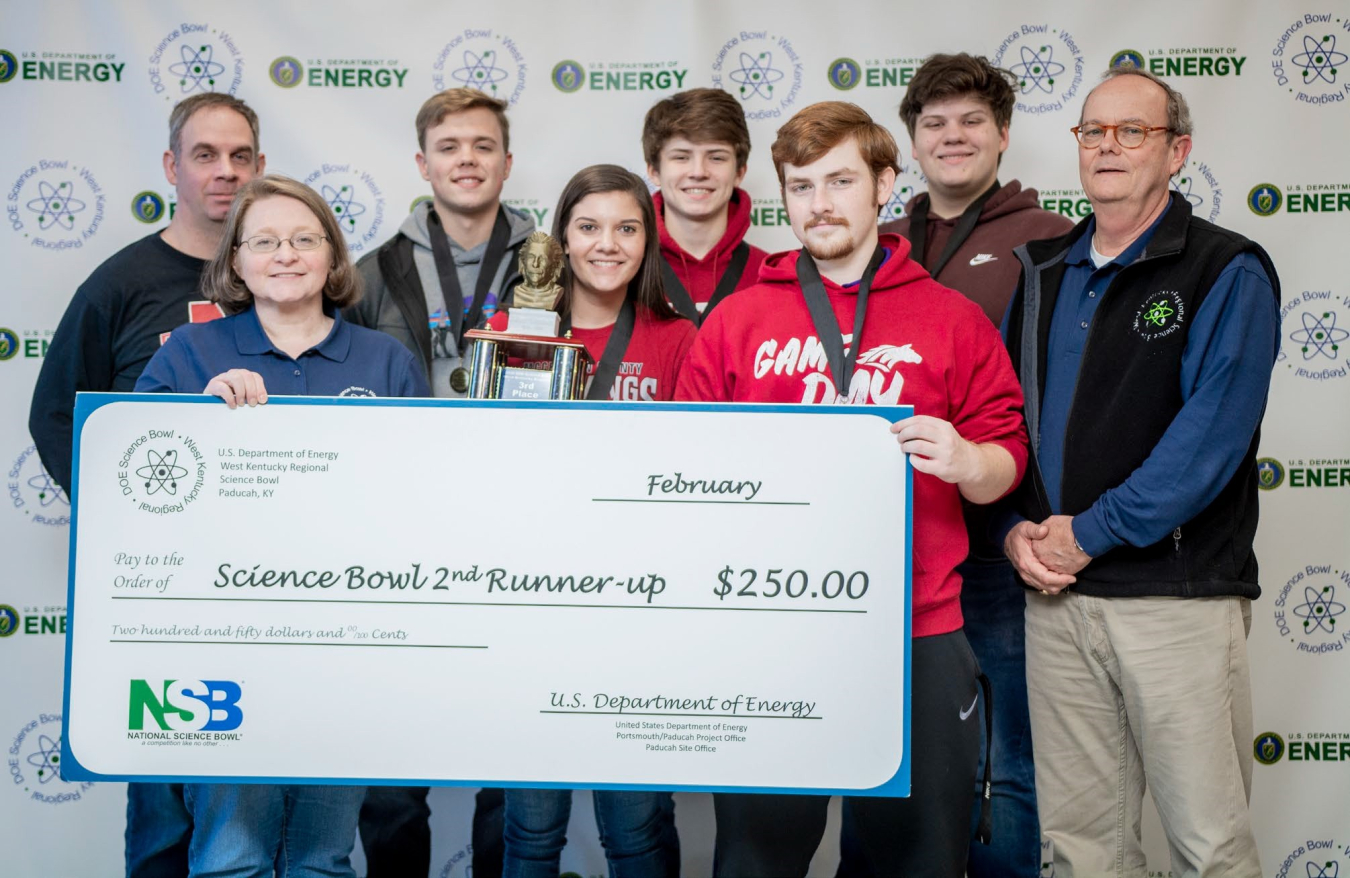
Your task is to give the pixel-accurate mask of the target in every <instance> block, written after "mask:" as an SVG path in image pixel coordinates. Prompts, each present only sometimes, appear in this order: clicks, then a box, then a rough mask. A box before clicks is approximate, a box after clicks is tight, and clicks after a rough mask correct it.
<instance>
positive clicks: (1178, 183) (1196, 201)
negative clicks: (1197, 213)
mask: <svg viewBox="0 0 1350 878" xmlns="http://www.w3.org/2000/svg"><path fill="white" fill-rule="evenodd" d="M1194 188H1195V178H1194V177H1183V176H1181V175H1180V174H1177V176H1175V177H1173V178H1172V189H1173V190H1174V191H1175V192H1176V193H1177V194H1178V195H1180V196H1181V197H1182V198H1184V199H1186V200H1187V201H1189V202H1190V203H1191V207H1200V206H1201V205H1202V204H1204V203H1205V198H1204V196H1203V195H1196V194H1195V192H1194V191H1192V190H1193V189H1194Z"/></svg>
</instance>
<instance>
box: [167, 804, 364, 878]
mask: <svg viewBox="0 0 1350 878" xmlns="http://www.w3.org/2000/svg"><path fill="white" fill-rule="evenodd" d="M365 794H366V788H365V787H340V786H308V785H306V786H301V785H289V786H280V785H277V784H230V783H223V784H186V785H184V787H183V801H184V802H185V803H186V804H187V807H188V811H189V812H191V814H192V821H193V824H194V826H193V830H192V843H191V844H190V845H189V847H188V864H189V866H190V867H191V872H190V874H191V878H272V872H273V869H275V870H276V878H356V872H355V871H354V870H353V869H352V864H351V856H350V855H351V851H352V846H353V845H354V844H355V843H356V819H357V815H358V814H359V813H360V812H361V800H362V799H364V798H365Z"/></svg>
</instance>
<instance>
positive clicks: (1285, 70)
mask: <svg viewBox="0 0 1350 878" xmlns="http://www.w3.org/2000/svg"><path fill="white" fill-rule="evenodd" d="M1347 39H1350V29H1348V28H1347V27H1346V23H1345V21H1344V20H1342V19H1340V18H1333V17H1332V15H1331V13H1329V12H1327V13H1307V14H1305V15H1303V16H1302V17H1301V18H1296V19H1294V20H1293V22H1291V23H1290V24H1289V25H1288V26H1287V27H1286V28H1285V29H1284V32H1283V33H1281V34H1280V36H1279V38H1278V39H1277V40H1276V41H1275V45H1274V47H1273V48H1272V49H1271V50H1270V55H1271V58H1272V60H1271V62H1270V69H1271V74H1272V75H1273V76H1274V77H1275V84H1276V85H1277V86H1279V87H1280V88H1283V89H1285V90H1286V91H1287V92H1288V93H1289V94H1291V95H1293V96H1294V100H1296V101H1299V102H1300V103H1304V104H1314V105H1322V104H1343V103H1344V102H1345V99H1346V98H1345V95H1346V91H1347V88H1346V83H1345V81H1344V80H1345V76H1344V74H1345V66H1346V61H1347V60H1350V56H1347V55H1346V40H1347Z"/></svg>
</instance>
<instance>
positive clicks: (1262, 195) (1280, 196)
mask: <svg viewBox="0 0 1350 878" xmlns="http://www.w3.org/2000/svg"><path fill="white" fill-rule="evenodd" d="M1283 203H1284V193H1282V192H1280V187H1279V186H1276V185H1275V184H1274V183H1257V184H1256V185H1255V186H1253V187H1252V189H1251V191H1250V192H1248V193H1247V206H1248V207H1249V208H1251V211H1252V213H1254V214H1256V215H1257V216H1274V215H1275V214H1276V213H1278V212H1279V210H1280V205H1281V204H1283Z"/></svg>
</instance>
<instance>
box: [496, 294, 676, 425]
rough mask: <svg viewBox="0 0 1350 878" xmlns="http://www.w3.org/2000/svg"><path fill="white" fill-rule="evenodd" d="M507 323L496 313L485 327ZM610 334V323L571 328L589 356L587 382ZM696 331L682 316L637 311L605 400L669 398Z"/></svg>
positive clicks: (503, 327) (502, 329)
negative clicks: (664, 317)
mask: <svg viewBox="0 0 1350 878" xmlns="http://www.w3.org/2000/svg"><path fill="white" fill-rule="evenodd" d="M508 324H509V318H508V312H506V311H498V312H497V313H496V314H494V315H493V316H492V319H491V320H489V321H488V323H487V328H488V329H491V330H494V331H496V332H505V331H506V327H507V325H508ZM613 331H614V324H612V323H611V324H610V325H609V326H606V327H604V328H602V329H580V328H577V327H573V328H572V338H573V339H574V340H575V341H579V342H581V343H582V344H584V345H585V346H586V353H588V354H590V355H591V364H590V367H589V368H588V369H587V370H586V377H587V379H589V378H590V376H591V375H593V374H595V367H596V364H597V363H599V362H600V358H601V357H602V356H604V353H605V345H606V344H607V343H608V342H609V336H610V333H612V332H613ZM697 332H698V330H697V329H696V328H695V327H694V324H692V323H690V322H689V321H688V320H686V319H684V318H683V317H677V318H676V319H674V320H658V319H656V318H654V317H652V316H651V314H650V313H649V312H647V311H646V310H645V309H641V308H640V309H639V310H638V318H637V323H636V324H635V325H634V326H633V337H632V339H630V340H629V342H628V350H627V351H625V352H624V355H623V360H622V361H621V362H620V363H619V374H618V375H617V376H616V377H615V379H614V386H613V387H611V388H610V390H609V398H610V399H612V400H618V401H623V402H630V401H641V402H666V401H668V400H671V399H673V398H674V397H675V380H676V378H678V377H679V374H680V367H681V366H683V365H684V360H685V357H686V356H688V354H689V347H690V345H692V344H693V342H694V334H695V333H697ZM512 365H517V364H515V363H512ZM523 365H525V366H529V367H533V368H540V367H544V368H547V367H548V366H550V365H552V361H550V362H548V363H524V364H523ZM588 383H589V381H588Z"/></svg>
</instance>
